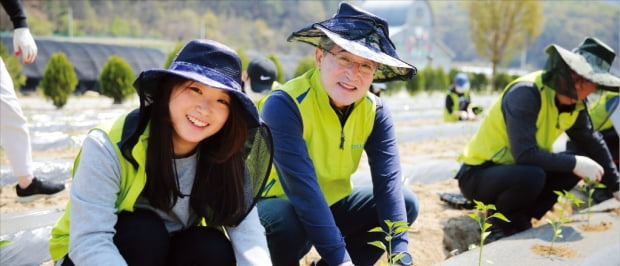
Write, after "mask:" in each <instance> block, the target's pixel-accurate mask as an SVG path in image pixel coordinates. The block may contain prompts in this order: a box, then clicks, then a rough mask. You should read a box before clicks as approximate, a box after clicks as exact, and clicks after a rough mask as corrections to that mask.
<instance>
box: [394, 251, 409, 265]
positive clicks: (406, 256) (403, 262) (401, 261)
mask: <svg viewBox="0 0 620 266" xmlns="http://www.w3.org/2000/svg"><path fill="white" fill-rule="evenodd" d="M401 254H402V256H401V257H400V259H398V261H395V262H394V265H403V266H411V265H413V257H411V254H409V252H401V253H396V254H394V255H393V256H392V257H396V256H398V255H401Z"/></svg>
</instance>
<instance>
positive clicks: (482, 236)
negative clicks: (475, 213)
mask: <svg viewBox="0 0 620 266" xmlns="http://www.w3.org/2000/svg"><path fill="white" fill-rule="evenodd" d="M490 234H491V232H484V233H482V235H480V237H481V238H482V242H484V240H486V239H487V237H489V235H490Z"/></svg>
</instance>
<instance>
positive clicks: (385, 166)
mask: <svg viewBox="0 0 620 266" xmlns="http://www.w3.org/2000/svg"><path fill="white" fill-rule="evenodd" d="M388 36H389V33H388V28H387V24H386V22H385V21H384V20H383V19H381V18H379V17H377V16H375V15H373V14H370V13H368V12H366V11H363V10H360V9H358V8H356V7H353V6H351V5H350V4H348V3H341V5H340V7H339V9H338V11H337V13H336V14H335V15H334V16H333V17H332V18H330V19H328V20H325V21H323V22H319V23H314V24H311V25H309V26H307V27H305V28H303V29H301V30H299V31H297V32H294V33H293V34H292V35H291V36H290V37H289V38H288V40H289V41H301V42H306V43H308V44H311V45H313V46H316V49H315V54H314V56H315V60H316V65H317V67H316V68H313V69H311V70H309V71H308V72H306V73H305V74H303V75H301V76H299V77H297V78H295V79H293V80H291V81H289V82H287V83H286V84H284V85H283V86H282V87H280V88H279V89H277V90H275V91H273V92H272V94H271V95H270V96H269V97H268V98H267V100H266V101H265V104H264V105H263V107H262V116H263V119H264V120H265V122H266V123H267V125H268V126H269V127H270V129H271V130H272V133H273V136H274V165H275V169H276V171H273V172H272V175H271V177H270V179H269V180H268V183H267V186H266V189H265V193H264V197H265V198H263V199H261V200H260V201H259V203H258V208H259V215H260V218H261V222H262V224H263V226H264V227H265V230H266V234H267V241H268V244H269V249H270V253H271V258H272V261H273V264H274V265H287V266H289V265H298V264H299V260H300V259H301V258H302V257H303V256H304V255H305V254H306V253H307V252H308V251H309V250H310V248H311V247H312V246H314V247H315V248H316V250H317V251H318V253H319V254H320V255H321V259H320V260H317V261H315V262H314V263H313V264H314V265H353V264H354V265H373V264H374V263H375V262H376V261H377V260H378V259H379V258H380V257H381V255H382V254H383V250H381V249H379V248H377V247H375V246H372V245H370V244H368V242H371V241H384V237H385V235H383V234H382V233H376V232H374V233H370V232H368V231H369V230H370V229H372V228H374V227H377V226H383V227H384V228H386V227H385V222H384V221H386V220H389V221H392V222H397V221H403V222H407V224H408V225H411V224H412V223H413V222H414V220H415V219H416V217H417V215H418V202H417V199H416V197H415V195H414V194H413V192H412V191H411V190H409V189H407V188H406V187H404V186H403V184H402V183H403V182H402V174H401V167H400V161H399V153H398V147H397V141H396V136H395V132H394V124H393V121H392V118H391V117H390V113H389V111H388V110H387V108H386V106H385V105H384V104H383V103H382V102H381V99H380V98H379V97H376V96H375V95H373V94H372V93H370V92H369V91H368V88H369V87H370V85H371V84H372V82H373V81H374V82H385V81H391V80H409V79H411V78H412V77H413V76H414V75H415V73H416V68H415V67H414V66H412V65H410V64H407V63H405V62H403V61H401V60H400V59H399V58H398V56H397V55H396V52H395V50H394V46H393V44H392V42H391V41H390V40H389V37H388ZM363 152H366V155H367V157H368V162H369V164H370V170H371V175H372V185H368V186H356V187H353V186H352V183H351V175H352V174H353V173H354V172H355V171H356V170H357V168H358V165H359V162H360V159H361V156H362V153H363ZM407 238H408V233H407V231H406V230H405V231H404V232H402V233H400V234H399V235H398V236H396V237H395V238H394V239H393V240H392V241H391V247H392V253H391V254H392V255H393V256H397V257H395V259H396V260H397V261H396V264H395V265H412V263H413V260H412V257H411V255H410V254H409V253H408V252H407V250H408V247H407V246H408V239H407ZM386 244H387V243H386Z"/></svg>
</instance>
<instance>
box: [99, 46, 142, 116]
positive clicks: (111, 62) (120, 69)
mask: <svg viewBox="0 0 620 266" xmlns="http://www.w3.org/2000/svg"><path fill="white" fill-rule="evenodd" d="M134 79H135V76H134V73H133V69H131V66H129V64H128V63H127V62H126V61H125V59H123V58H121V57H118V56H115V55H114V56H111V57H110V58H109V59H108V62H106V63H105V65H103V68H102V69H101V73H100V74H99V85H100V86H101V94H102V95H104V96H108V97H110V98H112V99H114V104H121V103H123V101H124V100H125V99H126V98H127V96H129V95H132V94H133V93H134V89H133V81H134Z"/></svg>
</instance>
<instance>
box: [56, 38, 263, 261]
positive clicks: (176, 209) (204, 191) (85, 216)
mask: <svg viewBox="0 0 620 266" xmlns="http://www.w3.org/2000/svg"><path fill="white" fill-rule="evenodd" d="M241 84H242V82H241V63H240V59H239V57H238V55H237V54H236V53H235V52H234V51H233V50H232V49H230V48H228V47H226V46H224V45H222V44H220V43H217V42H214V41H210V40H194V41H190V42H189V43H187V44H186V45H185V46H184V47H183V48H182V49H181V51H180V52H179V54H178V55H177V57H176V58H175V60H174V61H173V62H172V63H171V65H170V67H169V68H168V69H151V70H147V71H144V72H142V73H141V74H140V76H139V77H138V79H137V80H136V82H135V83H134V86H135V87H136V89H137V91H138V94H139V96H140V109H138V110H135V111H133V112H130V113H129V114H127V115H125V116H122V117H120V118H119V119H117V120H116V121H115V122H114V123H112V124H111V125H109V126H102V127H98V128H95V129H93V130H91V131H90V132H89V134H88V136H87V138H86V139H85V141H84V144H83V147H82V150H81V151H80V154H79V155H78V158H77V159H76V163H75V166H74V177H73V185H72V188H71V198H70V202H69V204H67V210H66V212H65V214H64V216H63V217H61V218H60V220H59V221H58V222H57V224H56V225H55V226H54V228H53V229H52V236H51V240H50V253H51V256H52V259H53V260H54V261H56V265H74V264H75V265H103V264H106V265H235V264H238V265H271V261H270V257H269V252H268V250H267V243H266V240H265V233H264V229H263V227H262V226H261V224H260V222H259V220H258V214H257V211H256V208H255V201H256V199H255V198H256V196H257V195H258V193H260V191H261V190H262V188H263V186H264V184H265V180H266V177H267V174H268V173H269V171H270V165H271V154H272V153H271V136H270V134H269V131H268V130H267V128H266V127H265V126H264V125H263V124H262V123H261V121H260V120H259V117H258V113H257V110H256V107H255V106H254V104H253V103H252V100H251V99H250V98H248V97H247V96H246V95H245V94H244V93H242V90H241V88H242V87H241Z"/></svg>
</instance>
